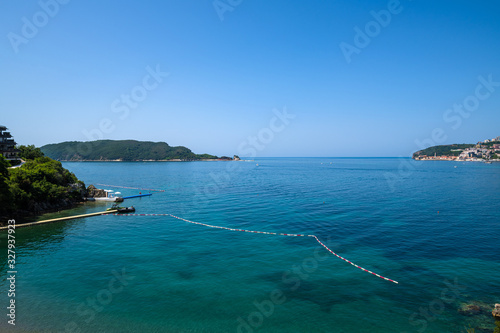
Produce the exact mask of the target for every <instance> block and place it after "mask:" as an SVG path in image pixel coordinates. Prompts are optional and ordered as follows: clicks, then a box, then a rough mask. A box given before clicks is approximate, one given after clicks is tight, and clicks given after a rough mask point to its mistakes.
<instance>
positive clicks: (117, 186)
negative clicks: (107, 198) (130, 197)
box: [96, 184, 165, 192]
mask: <svg viewBox="0 0 500 333" xmlns="http://www.w3.org/2000/svg"><path fill="white" fill-rule="evenodd" d="M96 185H100V186H108V187H116V188H126V189H130V190H141V191H151V192H165V190H155V189H152V188H140V187H128V186H120V185H108V184H96Z"/></svg>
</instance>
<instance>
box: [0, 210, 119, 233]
mask: <svg viewBox="0 0 500 333" xmlns="http://www.w3.org/2000/svg"><path fill="white" fill-rule="evenodd" d="M116 212H117V210H105V211H104V212H97V213H90V214H83V215H74V216H66V217H59V218H56V219H50V220H43V221H37V222H30V223H22V224H16V229H19V228H23V227H32V226H35V225H39V224H45V223H53V222H59V221H66V220H73V219H81V218H85V217H91V216H99V215H106V214H113V213H116ZM7 228H8V226H5V227H0V230H5V229H7Z"/></svg>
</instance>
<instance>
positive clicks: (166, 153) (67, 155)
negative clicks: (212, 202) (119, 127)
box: [40, 140, 239, 161]
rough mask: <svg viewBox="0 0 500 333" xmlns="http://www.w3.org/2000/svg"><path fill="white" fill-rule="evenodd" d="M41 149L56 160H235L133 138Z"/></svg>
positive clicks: (69, 142) (235, 158)
mask: <svg viewBox="0 0 500 333" xmlns="http://www.w3.org/2000/svg"><path fill="white" fill-rule="evenodd" d="M40 149H41V151H42V152H43V153H44V154H45V155H46V156H48V157H50V158H53V159H55V160H58V161H207V160H239V157H238V156H234V157H233V158H231V157H227V156H222V157H218V156H215V155H211V154H195V153H193V152H192V151H191V150H190V149H188V148H186V147H183V146H177V147H171V146H169V145H168V144H167V143H166V142H150V141H136V140H97V141H89V142H79V141H68V142H62V143H55V144H48V145H45V146H42V147H41V148H40Z"/></svg>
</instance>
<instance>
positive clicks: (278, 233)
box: [113, 214, 399, 284]
mask: <svg viewBox="0 0 500 333" xmlns="http://www.w3.org/2000/svg"><path fill="white" fill-rule="evenodd" d="M113 215H117V216H170V217H173V218H175V219H178V220H181V221H184V222H187V223H192V224H197V225H202V226H204V227H208V228H215V229H223V230H229V231H240V232H249V233H253V234H265V235H275V236H287V237H312V238H314V239H315V240H316V241H317V242H318V243H319V244H320V245H321V246H323V247H324V248H325V249H326V250H327V251H328V252H330V253H331V254H333V255H334V256H336V257H337V258H339V259H342V260H344V261H345V262H348V263H349V264H351V265H353V266H354V267H356V268H359V269H361V270H362V271H365V272H367V273H370V274H373V275H375V276H376V277H379V278H381V279H384V280H386V281H390V282H393V283H396V284H398V283H399V282H398V281H395V280H392V279H389V278H386V277H384V276H382V275H380V274H377V273H375V272H372V271H370V270H368V269H366V268H363V267H361V266H359V265H356V264H355V263H353V262H352V261H350V260H347V259H346V258H344V257H342V256H340V255H338V254H337V253H335V252H333V251H332V250H331V249H330V248H329V247H328V246H326V245H325V244H323V243H322V242H321V241H320V240H319V238H318V237H316V236H315V235H306V234H287V233H281V232H269V231H255V230H247V229H236V228H228V227H221V226H217V225H211V224H206V223H201V222H194V221H190V220H186V219H183V218H182V217H178V216H175V215H172V214H113Z"/></svg>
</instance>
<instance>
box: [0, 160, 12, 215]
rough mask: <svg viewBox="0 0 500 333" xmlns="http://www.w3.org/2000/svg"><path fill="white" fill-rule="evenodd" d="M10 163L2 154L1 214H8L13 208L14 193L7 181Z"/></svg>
mask: <svg viewBox="0 0 500 333" xmlns="http://www.w3.org/2000/svg"><path fill="white" fill-rule="evenodd" d="M9 166H10V163H9V161H7V160H6V159H5V157H3V155H2V154H0V214H6V213H8V212H9V211H10V207H12V193H11V192H10V188H9V184H8V183H7V179H8V177H9V169H8V167H9Z"/></svg>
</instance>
